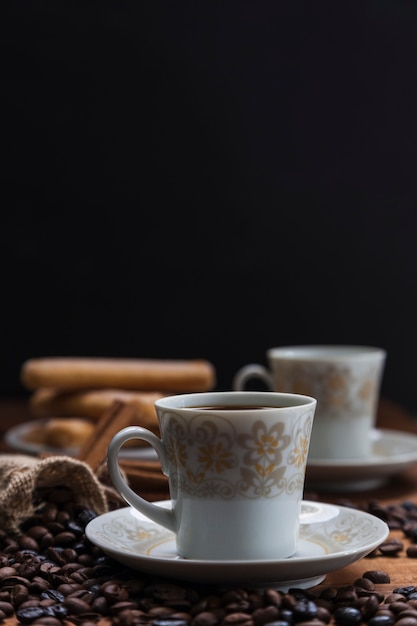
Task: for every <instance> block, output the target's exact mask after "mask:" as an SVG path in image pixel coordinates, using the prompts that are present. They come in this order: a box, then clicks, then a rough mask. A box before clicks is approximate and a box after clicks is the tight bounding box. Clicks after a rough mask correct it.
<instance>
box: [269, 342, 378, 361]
mask: <svg viewBox="0 0 417 626" xmlns="http://www.w3.org/2000/svg"><path fill="white" fill-rule="evenodd" d="M266 354H267V357H268V358H269V359H276V358H277V357H279V358H280V359H282V360H284V359H288V360H293V361H295V360H300V361H337V360H340V361H345V360H347V359H349V360H361V359H369V358H370V357H371V358H372V357H374V358H375V359H385V357H386V351H385V350H384V348H379V347H377V346H365V345H355V344H352V345H350V344H305V345H291V346H278V347H276V348H269V350H267V353H266Z"/></svg>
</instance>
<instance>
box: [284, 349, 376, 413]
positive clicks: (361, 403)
mask: <svg viewBox="0 0 417 626" xmlns="http://www.w3.org/2000/svg"><path fill="white" fill-rule="evenodd" d="M273 368H274V372H273V375H274V386H275V389H276V390H277V391H284V392H288V393H299V394H304V395H307V396H311V397H313V398H317V400H318V402H317V411H316V414H317V415H318V414H320V415H322V414H324V413H327V414H329V415H332V416H333V415H334V416H337V415H339V414H341V413H343V414H345V413H348V414H349V415H350V416H351V417H354V416H355V415H358V416H363V415H369V414H373V413H374V412H375V407H376V402H377V396H378V391H379V383H380V377H381V372H382V365H381V363H380V362H379V361H375V362H371V363H364V364H358V363H356V364H352V365H348V364H342V363H341V364H336V363H325V362H324V363H318V362H315V363H314V364H310V363H309V362H303V361H302V360H300V361H285V360H282V361H277V362H276V363H275V364H273Z"/></svg>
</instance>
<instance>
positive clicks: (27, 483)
mask: <svg viewBox="0 0 417 626" xmlns="http://www.w3.org/2000/svg"><path fill="white" fill-rule="evenodd" d="M60 486H64V487H67V488H68V489H70V490H71V492H72V497H73V501H74V503H75V504H80V505H82V506H86V507H88V508H90V509H92V510H93V511H95V512H96V513H97V514H101V513H105V512H106V511H107V510H108V500H107V495H108V493H107V489H106V487H105V486H104V485H103V484H102V483H101V482H100V481H99V480H98V478H97V477H96V476H95V475H94V474H93V472H92V470H91V469H90V467H89V466H88V465H87V464H86V463H83V462H82V461H78V460H76V459H73V458H71V457H66V456H54V457H49V458H46V459H39V458H36V457H32V456H26V455H20V454H2V455H0V528H1V529H2V530H3V531H5V532H15V533H18V532H19V527H20V525H21V524H22V523H23V522H24V521H25V520H26V519H28V518H29V517H31V516H32V515H33V514H34V513H35V509H36V495H37V493H38V490H39V489H45V488H49V487H51V488H52V487H60Z"/></svg>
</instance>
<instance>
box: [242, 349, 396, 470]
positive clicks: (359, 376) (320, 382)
mask: <svg viewBox="0 0 417 626" xmlns="http://www.w3.org/2000/svg"><path fill="white" fill-rule="evenodd" d="M385 358H386V352H385V351H384V350H383V349H382V348H375V347H371V346H349V345H340V346H338V345H317V346H284V347H278V348H271V349H270V350H268V351H267V359H268V362H269V369H268V368H266V367H264V366H263V365H260V364H249V365H246V366H245V367H243V368H241V369H240V370H239V371H238V372H237V374H236V376H235V378H234V380H233V384H232V386H233V389H235V390H243V389H244V388H245V386H246V384H247V383H248V381H249V380H250V379H253V378H258V379H261V380H262V381H263V382H264V383H265V385H267V387H268V388H270V389H273V390H275V391H281V392H289V393H301V394H306V395H309V396H312V397H314V398H316V400H317V408H316V413H315V418H314V427H313V431H312V434H311V441H310V452H309V459H319V460H324V459H354V458H367V457H369V456H370V455H371V446H372V443H371V437H370V434H371V430H372V428H373V427H374V426H375V419H376V409H377V404H378V399H379V390H380V384H381V379H382V373H383V368H384V363H385Z"/></svg>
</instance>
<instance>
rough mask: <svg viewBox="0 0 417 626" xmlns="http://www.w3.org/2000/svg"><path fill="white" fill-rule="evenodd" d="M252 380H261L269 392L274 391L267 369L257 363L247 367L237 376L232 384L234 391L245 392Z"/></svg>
mask: <svg viewBox="0 0 417 626" xmlns="http://www.w3.org/2000/svg"><path fill="white" fill-rule="evenodd" d="M250 380H260V381H261V382H262V383H263V384H264V385H266V387H267V388H268V390H269V391H274V382H273V380H272V376H271V374H270V373H269V371H268V370H267V368H266V367H264V366H263V365H258V364H257V363H250V364H249V365H245V366H244V367H242V368H241V369H240V370H239V371H238V372H237V373H236V374H235V376H234V378H233V382H232V389H233V391H245V389H246V384H247V382H248V381H250Z"/></svg>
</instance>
